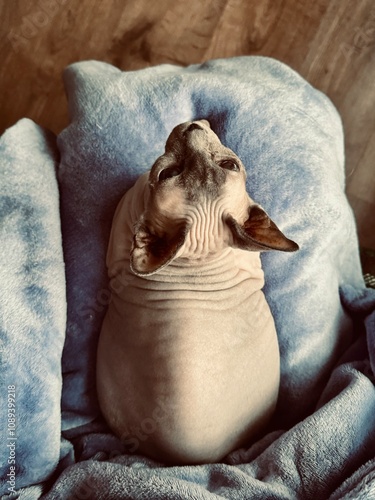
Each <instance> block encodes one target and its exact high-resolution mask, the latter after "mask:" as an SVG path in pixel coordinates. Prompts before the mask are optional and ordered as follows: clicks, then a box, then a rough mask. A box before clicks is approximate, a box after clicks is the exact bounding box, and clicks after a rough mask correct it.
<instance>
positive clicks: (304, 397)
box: [0, 57, 375, 499]
mask: <svg viewBox="0 0 375 500" xmlns="http://www.w3.org/2000/svg"><path fill="white" fill-rule="evenodd" d="M64 82H65V88H66V91H67V95H68V102H69V111H70V116H71V123H70V125H69V126H68V127H67V128H66V129H65V130H64V131H63V132H62V133H61V134H60V135H59V136H58V138H57V149H58V151H59V153H60V155H61V156H60V161H59V166H58V169H57V179H56V178H55V177H53V176H52V178H51V175H52V173H53V168H52V167H51V165H53V164H54V162H56V153H55V152H53V151H52V149H53V148H50V149H48V148H47V147H46V145H45V144H46V143H45V142H43V140H42V139H41V137H45V132H43V131H42V130H41V129H39V128H38V127H37V126H36V125H33V124H31V123H30V122H20V123H18V124H17V125H16V126H15V127H14V128H13V129H11V131H8V132H7V133H6V134H5V135H4V137H3V139H2V141H3V147H4V149H5V151H6V154H5V155H4V156H3V158H4V160H3V161H2V163H1V175H2V179H4V185H6V186H7V191H4V192H3V191H2V193H1V196H2V198H1V200H3V199H4V200H5V195H6V196H8V197H12V198H13V199H15V200H18V201H19V202H20V201H21V200H22V203H23V205H22V206H24V207H25V206H26V207H27V208H28V212H27V211H26V209H25V208H24V211H23V212H22V210H21V208H19V207H20V206H21V204H17V203H16V202H14V204H13V205H14V206H15V212H16V215H17V216H18V217H19V218H20V219H21V220H24V219H25V218H26V220H28V221H30V224H31V225H32V224H33V226H32V229H30V231H29V233H28V236H29V238H28V239H27V238H25V237H24V236H22V231H20V230H19V229H18V226H17V225H14V224H13V225H12V224H11V223H7V222H5V224H4V228H5V229H4V231H2V233H1V238H2V239H1V248H8V253H9V255H10V256H9V257H8V253H7V254H6V255H5V258H4V259H3V254H2V261H1V263H2V268H1V269H2V271H1V272H2V274H1V280H2V282H4V283H7V284H8V285H7V294H6V295H4V294H2V297H1V303H0V307H1V313H2V314H3V315H4V314H5V316H4V317H6V318H7V320H6V321H5V322H4V326H2V329H1V338H2V341H3V339H5V341H6V342H7V347H6V349H7V351H6V355H7V356H8V353H9V352H17V359H15V358H12V360H11V361H12V363H10V362H8V364H7V367H8V368H7V369H8V372H9V373H8V372H5V373H6V375H7V379H6V381H5V385H4V384H2V386H3V387H2V391H5V396H6V397H8V398H10V400H9V401H10V403H12V401H11V399H12V397H13V396H9V394H12V391H11V390H9V392H7V391H8V389H7V387H8V386H10V387H12V385H16V386H17V387H18V389H17V390H18V391H21V390H22V391H24V394H27V398H26V397H25V399H24V400H23V399H20V400H19V403H18V404H17V406H16V415H15V419H16V420H17V419H18V422H19V424H17V439H19V441H17V449H16V453H17V456H16V457H13V456H10V453H11V452H10V451H8V450H10V448H9V447H7V444H8V443H7V440H8V438H9V437H11V436H8V435H7V432H8V431H9V430H12V429H11V428H10V427H7V426H8V425H11V424H12V421H11V420H10V421H9V420H7V419H9V418H10V419H11V418H13V417H12V411H11V412H9V411H8V408H7V407H4V408H3V411H6V412H7V413H4V417H3V418H2V424H1V425H2V431H3V430H4V429H5V433H3V436H2V449H1V450H0V451H1V453H2V455H0V456H1V467H2V468H1V473H2V476H1V478H2V481H3V482H2V490H1V493H3V494H4V495H9V497H10V498H16V497H17V495H19V497H20V498H39V497H40V496H42V497H43V498H47V499H65V498H103V499H104V498H135V499H138V498H139V499H141V498H145V499H146V498H155V499H156V498H170V499H177V498H181V499H183V498H184V499H185V498H191V499H197V498H199V499H200V498H202V499H206V498H207V499H209V498H230V499H232V498H233V499H237V498H238V499H243V498H275V499H284V498H303V499H305V498H328V497H331V498H371V495H375V452H374V449H375V448H374V444H375V418H374V415H375V390H374V368H375V365H374V363H375V347H374V345H375V344H374V336H375V294H374V293H372V291H371V290H368V289H366V288H365V285H364V282H363V279H362V275H361V267H360V261H359V252H358V241H357V237H356V230H355V224H354V219H353V215H352V212H351V210H350V207H349V205H348V203H347V200H346V198H345V195H344V187H345V186H344V153H343V131H342V126H341V121H340V118H339V116H338V114H337V112H336V110H335V108H334V107H333V105H332V104H331V102H330V101H329V100H328V99H327V98H326V97H325V96H324V95H323V94H321V93H320V92H318V91H317V90H315V89H314V88H312V87H311V86H310V85H309V84H308V83H307V82H306V81H305V80H303V79H302V78H301V77H300V76H299V75H297V74H296V73H295V72H294V71H292V70H291V69H290V68H288V67H286V66H285V65H283V64H282V63H280V62H278V61H275V60H272V59H268V58H262V57H241V58H234V59H225V60H216V61H210V62H207V63H205V64H202V65H193V66H190V67H188V68H181V67H177V66H171V65H162V66H158V67H155V68H149V69H146V70H141V71H137V72H122V71H120V70H119V69H117V68H115V67H113V66H111V65H109V64H106V63H101V62H96V61H87V62H81V63H76V64H74V65H72V66H70V67H68V68H67V69H66V71H65V73H64ZM199 118H206V119H208V120H209V121H210V123H211V126H212V128H213V130H214V131H215V132H216V133H217V134H218V135H219V137H220V139H221V141H222V142H223V143H224V144H225V145H226V146H228V147H229V148H231V149H233V150H234V151H235V152H236V154H237V155H238V156H239V157H240V158H241V160H242V161H243V163H244V164H245V166H246V168H247V174H248V178H247V189H248V191H249V194H250V196H251V197H252V198H253V199H254V200H256V201H257V202H258V203H260V204H261V205H262V206H263V207H264V208H265V210H266V211H267V212H268V213H269V215H270V216H271V217H272V219H273V220H275V222H276V223H277V225H278V226H279V227H280V228H281V229H282V230H283V231H284V232H285V233H286V234H288V236H289V237H291V238H292V239H293V240H294V241H296V242H298V244H299V246H300V251H299V252H297V253H296V254H293V255H287V256H286V255H285V254H281V253H277V252H274V253H268V254H264V255H263V256H262V263H263V268H264V271H265V280H266V285H265V288H264V292H265V294H266V297H267V300H268V302H269V304H270V307H271V311H272V313H273V316H274V318H275V324H276V328H277V331H278V339H279V344H280V352H281V388H280V394H279V402H278V407H277V411H276V413H275V416H274V419H273V421H272V422H271V424H270V426H269V427H268V429H267V430H266V432H265V433H264V435H263V436H262V437H261V438H260V440H259V441H257V442H255V443H254V442H249V443H248V445H247V446H246V447H245V448H243V449H240V450H236V451H234V452H233V453H231V454H230V455H228V456H227V457H226V458H225V459H224V460H223V461H222V463H219V464H208V465H202V466H186V467H166V466H164V464H162V463H156V462H153V461H151V460H149V459H147V458H146V457H142V456H140V455H137V451H136V450H135V451H134V453H132V454H129V452H125V449H124V446H123V444H122V443H121V441H120V440H118V439H117V438H116V437H115V436H113V435H112V434H111V433H110V432H109V431H108V428H107V427H106V425H105V422H104V421H103V419H102V418H101V415H100V411H99V408H98V404H97V399H96V390H95V356H96V345H97V339H98V334H99V331H100V327H101V321H102V319H103V317H104V313H105V309H106V306H107V304H108V302H109V300H110V292H109V288H108V280H107V276H106V269H105V253H106V247H107V243H108V237H109V231H110V226H111V219H112V216H113V213H114V210H115V207H116V204H117V203H118V201H119V200H120V198H121V197H122V195H123V194H124V192H125V191H126V190H127V189H128V188H129V187H130V186H131V185H132V184H133V183H134V181H135V180H136V178H137V177H138V176H139V175H140V174H141V173H143V172H145V171H146V170H148V169H149V168H150V167H151V165H152V163H153V162H154V161H155V159H156V158H157V157H158V156H159V155H160V154H162V152H163V149H164V145H165V140H166V138H167V136H168V135H169V133H170V131H171V130H172V128H173V127H174V126H175V125H177V124H179V123H181V122H184V121H188V120H194V119H199ZM25 123H27V127H26V129H25ZM31 129H32V130H33V133H31ZM12 137H14V140H12ZM49 140H50V141H52V142H53V138H52V137H49ZM25 158H28V159H30V162H28V161H26V160H25ZM42 164H43V165H44V166H45V168H47V167H48V168H47V170H48V169H49V175H50V176H49V177H48V175H47V174H46V173H45V174H44V175H45V177H46V178H47V179H49V182H51V183H52V184H53V183H54V187H53V188H52V187H51V186H50V185H47V184H44V181H42V180H41V179H39V178H38V175H39V174H38V172H39V170H38V169H40V168H41V165H42ZM51 168H52V170H51ZM34 169H36V172H34ZM37 174H38V175H37ZM30 176H31V177H33V181H34V184H30V181H29V179H30ZM57 185H58V186H59V192H60V218H61V229H62V246H63V255H64V262H65V277H66V298H65V295H64V292H63V290H62V283H63V281H62V273H61V269H62V268H61V264H62V257H61V253H60V254H59V253H58V252H61V242H60V240H59V237H61V235H60V219H59V217H58V209H57V206H58V193H57ZM24 193H28V196H24ZM43 193H44V194H43ZM42 194H43V196H42V197H41V198H39V196H40V195H42ZM38 199H40V200H41V201H40V203H41V204H43V206H44V210H42V211H36V210H33V207H34V205H35V203H36V200H38ZM4 203H5V204H6V203H7V202H6V201H4ZM5 206H7V205H5ZM26 213H28V214H29V215H28V216H27V217H26V216H25V215H24V214H26ZM1 220H3V219H1ZM43 224H46V225H48V227H50V228H52V227H53V228H54V231H55V232H54V233H53V235H51V234H47V235H45V234H42V233H38V231H37V229H38V230H39V227H40V226H43ZM2 227H3V226H2ZM52 236H53V237H52ZM9 241H13V246H12V247H11V246H10V244H9ZM25 241H26V244H25ZM36 242H37V243H38V245H37V244H36ZM22 245H24V246H22ZM25 245H26V246H25ZM33 245H34V246H33ZM28 246H30V247H31V246H32V248H33V249H34V250H35V248H36V250H35V252H36V253H35V256H36V257H35V258H36V259H37V261H38V262H39V261H43V263H45V262H47V263H48V260H46V258H45V253H46V252H47V253H48V252H53V250H52V249H55V252H56V253H55V254H54V255H55V257H56V259H57V260H56V261H55V263H54V265H50V266H48V265H46V266H45V267H43V268H42V267H40V268H38V266H37V265H34V264H33V265H32V266H25V265H24V264H23V261H22V259H24V258H25V257H24V255H25V252H27V251H28ZM15 249H17V251H16V250H15ZM35 268H37V269H40V274H38V277H40V279H42V278H43V280H44V281H43V285H44V287H47V286H49V287H51V290H49V291H48V292H49V293H48V294H46V295H44V296H45V297H46V299H45V300H43V308H42V307H41V301H40V294H41V293H42V292H41V291H40V288H41V285H39V288H38V289H37V287H35V288H31V289H30V290H29V296H28V304H29V307H31V309H32V313H33V314H30V315H29V317H26V316H23V314H19V311H23V308H24V307H25V302H24V300H23V297H24V295H25V291H24V290H25V288H27V286H25V285H24V284H23V282H22V280H24V281H26V282H27V280H28V279H29V274H28V273H30V272H31V271H33V272H34V269H35ZM59 272H60V274H58V276H57V275H56V273H59ZM17 280H18V281H17ZM59 287H60V288H59ZM54 292H55V295H54ZM59 292H60V293H59ZM22 294H23V295H22ZM47 297H48V298H49V299H50V300H47ZM38 301H39V302H38ZM14 304H16V306H14ZM65 306H66V307H67V314H66V320H67V326H66V332H65V343H64V348H63V352H62V359H60V355H61V347H62V331H63V327H64V326H63V321H64V320H65V315H64V313H63V312H64V311H65ZM36 319H38V320H39V323H38V326H39V327H40V328H39V329H37V328H35V323H34V322H35V321H36ZM17 321H18V322H19V323H20V324H21V326H18V324H17ZM56 322H57V324H58V327H57V330H56ZM27 336H29V338H30V340H31V342H32V349H31V348H30V346H29V344H27V342H26V341H25V339H27V338H28V337H27ZM42 339H44V341H43V340H42ZM53 342H55V344H53ZM2 351H3V350H2ZM1 354H2V355H3V357H2V360H3V359H5V358H4V352H2V353H1ZM21 366H24V367H25V370H22V369H21ZM30 366H31V367H32V368H33V371H30V369H29V368H28V367H30ZM60 373H62V382H63V384H62V390H61V393H60V385H59V374H60ZM50 374H51V376H50ZM250 376H251V374H249V377H250ZM14 380H16V382H15V383H14V382H13V381H14ZM53 381H54V385H53ZM244 383H246V380H244ZM4 387H5V389H4ZM37 388H38V390H39V389H40V390H43V391H44V393H45V395H46V396H45V397H46V400H45V401H41V398H40V397H39V396H40V393H38V390H37ZM60 396H61V413H60V411H59V410H60V408H59V404H58V400H59V398H60ZM43 403H44V404H46V405H48V407H49V408H50V413H48V412H47V411H43V412H41V413H39V414H38V411H39V409H40V408H42V406H41V405H42V404H43ZM10 409H12V408H11V407H10ZM9 415H10V416H9ZM4 422H5V424H4ZM8 422H9V423H8ZM60 431H61V441H60V446H58V444H57V442H56V435H59V433H60ZM31 436H35V440H34V441H32V439H30V437H31ZM42 438H43V439H44V440H48V439H52V438H53V439H54V441H52V442H53V443H55V444H54V445H53V446H52V447H49V446H48V447H47V448H48V452H47V450H46V449H45V448H46V447H44V449H43V443H45V441H43V439H42ZM133 438H134V439H135V440H136V439H147V432H146V433H144V432H142V422H140V432H139V433H136V434H135V436H133ZM41 440H42V441H41ZM41 443H42V444H41ZM48 453H50V455H52V456H53V458H51V457H48V456H47V455H48ZM31 456H32V457H33V458H32V459H31ZM46 457H47V458H46ZM12 458H14V459H15V464H10V463H8V460H9V459H12ZM11 465H14V467H15V468H14V469H10V467H11ZM38 468H39V469H38ZM34 469H38V470H43V471H44V475H43V474H39V475H37V474H35V473H33V471H34ZM10 473H12V474H13V476H12V478H13V479H14V481H15V488H14V490H12V489H11V490H10V489H9V487H10V486H11V485H12V483H10V482H9V478H10V475H9V474H10Z"/></svg>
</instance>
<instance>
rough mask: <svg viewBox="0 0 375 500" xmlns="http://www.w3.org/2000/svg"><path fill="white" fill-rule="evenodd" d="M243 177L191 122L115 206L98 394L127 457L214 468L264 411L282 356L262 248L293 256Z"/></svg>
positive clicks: (270, 403) (234, 161)
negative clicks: (109, 295) (268, 296)
mask: <svg viewBox="0 0 375 500" xmlns="http://www.w3.org/2000/svg"><path fill="white" fill-rule="evenodd" d="M245 179H246V173H245V169H244V167H243V165H242V163H241V161H240V160H239V158H238V157H237V156H236V155H235V154H234V153H233V152H232V151H231V150H230V149H228V148H226V147H224V146H223V145H222V144H221V142H220V140H219V139H218V137H217V136H216V135H215V134H214V132H213V131H212V130H211V128H210V125H209V123H208V122H207V121H205V120H200V121H196V122H188V123H184V124H181V125H179V126H178V127H176V128H175V129H174V130H173V131H172V133H171V135H170V137H169V138H168V141H167V144H166V150H165V153H164V154H163V155H162V156H161V157H160V158H159V159H158V160H157V161H156V162H155V164H154V165H153V167H152V169H151V171H150V172H148V173H146V174H144V175H142V176H141V177H140V178H139V179H138V181H137V182H136V184H135V185H134V187H133V188H132V189H130V190H129V191H128V192H127V193H126V194H125V196H124V197H123V199H122V200H121V202H120V204H119V206H118V208H117V211H116V214H115V217H114V220H113V226H112V232H111V237H110V242H109V248H108V254H107V266H108V270H109V277H110V279H111V288H112V300H111V303H110V304H109V307H108V311H107V314H106V317H105V320H104V322H103V326H102V331H101V335H100V340H99V347H98V359H97V387H98V396H99V402H100V406H101V409H102V412H103V415H104V417H105V418H106V420H107V422H108V424H109V425H110V427H111V428H112V430H113V431H114V432H115V433H116V434H117V435H118V436H120V438H121V439H122V441H123V443H124V444H125V446H126V447H127V449H128V451H129V452H135V453H142V454H146V455H148V456H150V457H152V458H154V459H156V460H159V461H162V462H166V463H176V464H177V463H179V464H188V463H189V464H196V463H205V462H216V461H218V460H220V459H221V458H222V457H223V456H224V455H226V454H227V453H228V452H230V451H231V450H233V449H234V448H236V447H238V446H240V445H241V444H243V443H244V442H246V440H248V439H250V438H251V437H252V436H254V434H255V433H257V432H258V431H259V430H261V429H262V427H263V426H264V425H265V424H266V423H267V421H268V419H269V417H270V416H271V414H272V412H273V410H274V408H275V404H276V400H277V396H278V389H279V351H278V343H277V336H276V331H275V326H274V322H273V318H272V315H271V312H270V310H269V307H268V304H267V302H266V300H265V297H264V295H263V292H262V291H261V289H262V287H263V284H264V280H263V271H262V269H261V263H260V257H259V255H260V254H259V252H260V251H265V250H272V249H276V250H281V251H294V250H296V249H298V246H297V245H296V244H295V243H294V242H293V241H291V240H289V239H287V238H286V237H285V236H284V235H283V234H282V233H281V231H280V230H279V229H278V228H277V227H276V225H275V224H274V223H273V222H272V221H271V219H270V218H269V217H268V216H267V214H266V213H265V212H264V211H263V209H262V208H260V207H259V206H258V205H256V204H255V203H254V202H253V201H252V200H251V199H250V198H249V196H248V194H247V192H246V188H245Z"/></svg>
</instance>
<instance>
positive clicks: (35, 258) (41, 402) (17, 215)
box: [0, 119, 66, 493]
mask: <svg viewBox="0 0 375 500" xmlns="http://www.w3.org/2000/svg"><path fill="white" fill-rule="evenodd" d="M57 161H58V153H57V149H56V140H55V137H54V136H53V134H51V133H48V132H46V131H44V130H43V129H41V128H40V127H38V126H37V125H35V124H34V123H33V122H31V121H30V120H27V119H24V120H21V121H20V122H18V123H17V124H16V125H15V126H14V127H12V128H11V129H9V130H7V131H6V132H5V133H4V135H3V136H2V138H1V140H0V186H1V191H0V242H1V243H0V248H1V254H0V283H1V294H0V340H1V352H0V360H1V368H0V377H1V396H0V398H1V399H0V400H1V405H0V429H1V440H0V442H1V446H0V477H1V489H0V492H1V493H9V492H11V490H9V488H11V487H12V483H11V482H9V483H8V481H10V480H11V476H9V475H8V474H10V473H11V472H12V470H11V467H15V470H14V474H15V476H16V486H17V489H18V488H20V487H22V486H29V485H30V484H33V483H38V482H41V481H44V480H45V479H46V478H48V477H49V475H50V474H51V472H52V471H53V470H54V469H55V467H56V465H57V463H58V461H59V458H60V427H61V413H60V398H61V384H62V377H61V354H62V347H63V342H64V337H65V324H66V300H65V274H64V263H63V255H62V246H61V230H60V216H59V194H58V187H57V182H56V175H55V166H56V164H57ZM13 386H14V387H15V389H14V391H13V390H12V389H11V388H12V387H13ZM13 393H14V396H13ZM14 404H15V406H13V405H14ZM13 410H14V411H13ZM13 418H14V419H15V428H13V426H12V424H13V423H14V422H13V420H12V419H13ZM13 460H14V462H15V463H13Z"/></svg>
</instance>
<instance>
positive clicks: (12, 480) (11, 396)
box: [6, 385, 17, 493]
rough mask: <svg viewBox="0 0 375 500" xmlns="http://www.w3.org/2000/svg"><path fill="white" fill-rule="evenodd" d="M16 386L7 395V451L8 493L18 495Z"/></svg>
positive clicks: (11, 387) (9, 389)
mask: <svg viewBox="0 0 375 500" xmlns="http://www.w3.org/2000/svg"><path fill="white" fill-rule="evenodd" d="M16 423H17V419H16V386H15V385H8V393H7V444H6V447H7V450H8V466H9V470H8V473H7V481H6V482H7V485H8V491H9V492H12V493H16V442H17V435H16V429H17V425H16Z"/></svg>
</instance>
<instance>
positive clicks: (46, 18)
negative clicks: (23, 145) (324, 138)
mask: <svg viewBox="0 0 375 500" xmlns="http://www.w3.org/2000/svg"><path fill="white" fill-rule="evenodd" d="M0 42H1V45H0V60H1V67H0V74H1V79H0V85H1V92H0V110H1V114H0V132H2V131H3V130H4V129H5V128H7V127H9V126H11V125H13V124H14V123H15V122H16V121H17V120H18V119H20V118H22V117H24V116H27V117H29V118H32V119H33V120H34V121H36V122H37V123H39V124H40V125H42V126H45V127H47V128H49V129H51V130H53V131H54V132H55V133H58V132H59V131H60V130H61V129H62V128H63V127H64V126H66V125H67V123H68V112H67V104H66V98H65V95H64V90H63V86H62V79H61V74H62V71H63V69H64V67H65V66H67V65H68V64H70V63H72V62H74V61H79V60H84V59H98V60H102V61H107V62H109V63H112V64H114V65H116V66H118V67H120V68H121V69H123V70H135V69H140V68H144V67H147V66H152V65H156V64H160V63H165V62H167V63H175V64H180V65H187V64H191V63H199V62H202V61H205V60H208V59H212V58H218V57H231V56H236V55H247V54H253V55H254V54H258V55H265V56H270V57H275V58H277V59H279V60H281V61H283V62H285V63H287V64H288V65H290V66H291V67H292V68H294V69H295V70H297V71H298V72H299V73H300V74H301V75H302V76H304V77H305V78H306V79H307V80H308V81H309V82H310V83H311V84H312V85H314V86H315V87H317V88H318V89H320V90H322V91H323V92H325V93H326V94H327V95H328V96H329V97H330V98H331V99H332V101H333V102H334V104H335V105H336V106H337V108H338V110H339V112H340V114H341V116H342V119H343V123H344V128H345V137H346V157H347V161H346V172H347V194H348V197H349V200H350V202H351V204H352V206H353V208H354V211H355V214H356V217H357V222H358V230H359V235H360V241H361V244H362V245H365V246H367V247H370V248H375V160H374V158H375V119H374V112H375V89H374V82H375V3H374V1H373V0H357V1H356V2H353V1H352V0H211V1H210V0H189V2H187V1H186V0H158V1H157V2H153V1H151V0H12V1H9V0H0Z"/></svg>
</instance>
